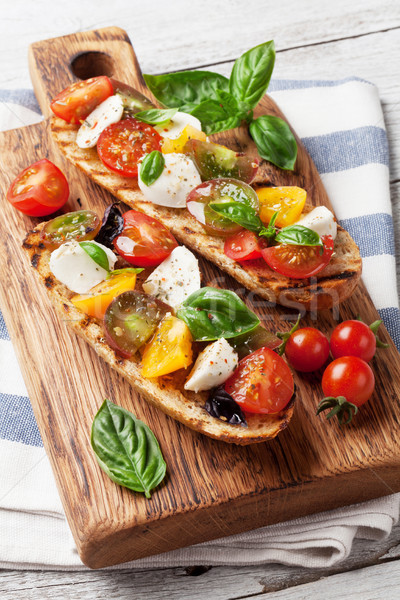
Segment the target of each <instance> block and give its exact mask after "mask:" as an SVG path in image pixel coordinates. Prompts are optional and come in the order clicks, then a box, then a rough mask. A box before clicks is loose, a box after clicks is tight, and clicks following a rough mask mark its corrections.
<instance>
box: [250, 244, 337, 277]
mask: <svg viewBox="0 0 400 600" xmlns="http://www.w3.org/2000/svg"><path fill="white" fill-rule="evenodd" d="M321 239H322V242H323V248H321V246H294V245H293V246H292V245H290V244H280V245H279V246H269V247H268V248H263V249H262V250H261V254H262V256H263V258H264V260H265V262H266V263H267V264H268V266H269V267H271V269H273V270H274V271H277V272H278V273H280V274H281V275H285V277H291V278H292V279H307V277H312V276H313V275H316V274H317V273H319V272H320V271H322V269H323V268H324V267H326V265H327V264H328V263H329V261H330V260H331V258H332V254H333V238H332V236H331V235H324V236H323V237H322V238H321Z"/></svg>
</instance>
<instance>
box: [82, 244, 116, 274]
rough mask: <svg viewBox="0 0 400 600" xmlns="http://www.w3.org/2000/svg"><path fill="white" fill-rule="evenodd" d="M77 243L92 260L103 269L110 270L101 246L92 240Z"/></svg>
mask: <svg viewBox="0 0 400 600" xmlns="http://www.w3.org/2000/svg"><path fill="white" fill-rule="evenodd" d="M79 245H80V247H81V248H83V250H84V251H85V252H86V254H88V255H89V256H90V258H91V259H92V260H94V262H95V263H96V264H97V265H99V267H101V268H102V269H104V270H105V271H109V270H110V264H109V262H108V256H107V254H106V251H105V250H103V248H100V246H98V245H97V244H95V243H93V242H79Z"/></svg>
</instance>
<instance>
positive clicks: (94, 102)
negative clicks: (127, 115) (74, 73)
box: [50, 75, 114, 124]
mask: <svg viewBox="0 0 400 600" xmlns="http://www.w3.org/2000/svg"><path fill="white" fill-rule="evenodd" d="M113 93H114V89H113V86H112V83H111V81H110V79H109V78H108V77H105V76H104V75H102V76H101V77H91V78H90V79H86V80H85V81H77V82H76V83H73V84H72V85H70V86H69V87H67V88H65V90H63V91H62V92H60V93H59V94H57V96H56V97H55V98H54V100H52V102H51V104H50V108H51V110H52V111H53V113H54V114H55V115H57V117H60V118H61V119H64V121H67V123H73V124H77V123H82V121H84V120H85V119H86V117H88V116H89V115H90V113H91V112H92V111H93V110H94V109H95V108H96V106H98V105H99V104H101V103H102V102H104V100H106V99H107V98H108V97H109V96H112V95H113Z"/></svg>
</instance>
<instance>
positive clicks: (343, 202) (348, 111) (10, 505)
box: [0, 77, 400, 569]
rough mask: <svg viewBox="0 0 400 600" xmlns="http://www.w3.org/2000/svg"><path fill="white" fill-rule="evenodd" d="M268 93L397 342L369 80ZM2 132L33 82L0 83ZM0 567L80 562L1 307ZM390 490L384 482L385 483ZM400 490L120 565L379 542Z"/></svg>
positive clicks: (327, 554) (286, 559)
mask: <svg viewBox="0 0 400 600" xmlns="http://www.w3.org/2000/svg"><path fill="white" fill-rule="evenodd" d="M269 93H271V95H272V96H273V97H274V99H275V100H276V101H277V103H278V104H279V106H280V107H281V109H282V110H283V112H284V113H285V115H286V116H287V117H288V119H289V121H290V122H291V123H292V125H293V127H294V128H295V130H296V131H297V133H298V134H299V135H300V137H301V138H302V140H303V142H304V144H305V146H306V148H307V150H308V151H309V153H310V154H311V156H312V158H313V160H314V162H315V164H316V166H317V168H318V171H319V173H320V174H321V177H322V179H323V183H324V185H325V187H326V189H327V191H328V194H329V197H330V199H331V201H332V204H333V206H334V209H335V212H336V215H337V216H338V219H339V221H340V223H341V224H342V225H343V226H344V227H345V228H346V229H347V230H348V231H349V232H350V234H351V235H352V236H353V238H354V239H355V240H356V242H357V244H358V245H359V247H360V250H361V254H362V257H363V278H364V281H365V283H366V285H367V288H368V290H369V292H370V294H371V296H372V299H373V301H374V303H375V306H376V307H377V309H378V312H379V314H380V315H381V317H382V319H383V320H384V322H385V325H386V327H387V328H388V330H389V333H390V334H391V336H392V338H393V340H394V342H395V344H396V346H397V348H399V349H400V312H399V305H398V296H397V286H396V269H395V252H394V232H393V221H392V216H391V203H390V189H389V168H388V162H389V152H388V142H387V137H386V132H385V126H384V120H383V114H382V109H381V105H380V101H379V97H378V92H377V89H376V87H375V86H373V85H372V84H371V83H369V82H367V81H363V80H361V79H358V78H354V77H353V78H348V79H344V80H341V81H304V80H299V81H293V80H290V81H288V80H274V81H272V82H271V85H270V89H269ZM0 100H1V104H0V130H5V129H11V128H14V127H21V126H23V125H29V124H32V123H35V122H37V121H39V120H40V119H41V118H42V117H41V115H40V110H39V107H38V105H37V103H36V100H35V98H34V95H33V92H32V91H31V90H12V91H10V90H2V91H1V90H0ZM0 474H1V476H0V531H1V536H0V567H5V568H21V569H28V568H31V569H43V568H46V569H83V568H86V567H84V565H82V563H81V561H80V559H79V556H78V554H77V552H76V549H75V547H74V544H73V541H72V538H71V536H70V534H69V530H68V528H67V525H66V522H65V519H64V516H63V511H62V507H61V503H60V500H59V497H58V494H57V490H56V487H55V484H54V480H53V477H52V473H51V469H50V466H49V462H48V460H47V457H46V454H45V452H44V449H43V445H42V441H41V438H40V434H39V431H38V428H37V425H36V422H35V418H34V415H33V413H32V409H31V406H30V402H29V398H28V395H27V392H26V389H25V385H24V382H23V380H22V377H21V374H20V371H19V368H18V364H17V361H16V357H15V354H14V351H13V348H12V344H11V342H10V338H9V336H8V333H7V328H6V326H5V323H4V320H3V318H2V317H1V313H0ZM389 492H390V490H388V493H389ZM399 505H400V494H392V495H390V496H387V497H386V498H381V499H378V500H374V501H371V502H366V503H364V504H360V505H355V506H350V507H346V508H344V509H340V510H336V511H330V512H328V513H321V514H318V515H312V516H310V517H306V518H303V519H297V520H295V521H291V522H289V523H282V524H279V525H274V526H270V527H265V528H262V529H258V530H256V531H252V532H249V533H246V534H241V535H238V536H231V537H227V538H223V539H221V540H215V541H213V542H209V543H206V544H198V545H196V546H192V547H190V548H184V549H182V550H177V551H174V552H170V553H166V554H163V555H159V556H155V557H150V558H146V559H142V560H139V561H135V562H133V563H127V564H125V565H124V568H127V567H140V568H144V567H164V568H165V567H168V566H184V565H195V564H215V565H223V564H225V565H227V564H231V565H232V564H237V565H239V564H240V565H243V564H259V563H267V562H282V563H285V564H291V565H302V566H304V567H315V566H318V567H327V566H330V565H333V564H335V563H336V562H338V561H340V560H342V559H343V558H345V557H346V556H348V554H349V553H350V551H351V546H352V542H353V539H354V538H355V537H362V538H367V539H372V540H378V539H381V538H382V537H384V536H386V535H388V534H389V533H390V531H391V528H392V525H393V523H395V522H396V520H397V519H398V513H399Z"/></svg>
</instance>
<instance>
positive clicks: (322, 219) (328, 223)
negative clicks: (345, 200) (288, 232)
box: [295, 206, 337, 239]
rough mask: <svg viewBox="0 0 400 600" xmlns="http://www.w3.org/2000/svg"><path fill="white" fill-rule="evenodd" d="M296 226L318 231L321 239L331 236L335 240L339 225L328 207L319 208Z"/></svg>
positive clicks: (305, 216)
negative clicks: (324, 236)
mask: <svg viewBox="0 0 400 600" xmlns="http://www.w3.org/2000/svg"><path fill="white" fill-rule="evenodd" d="M295 224H296V225H303V227H308V229H312V230H313V231H316V232H317V233H318V235H319V236H320V237H322V236H323V235H331V236H332V237H333V239H335V238H336V234H337V224H336V221H335V219H334V216H333V214H332V213H331V211H330V210H329V209H328V208H326V206H317V207H316V208H314V210H312V211H311V212H309V213H308V214H307V215H304V217H302V218H301V219H300V220H299V221H297V222H296V223H295Z"/></svg>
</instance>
